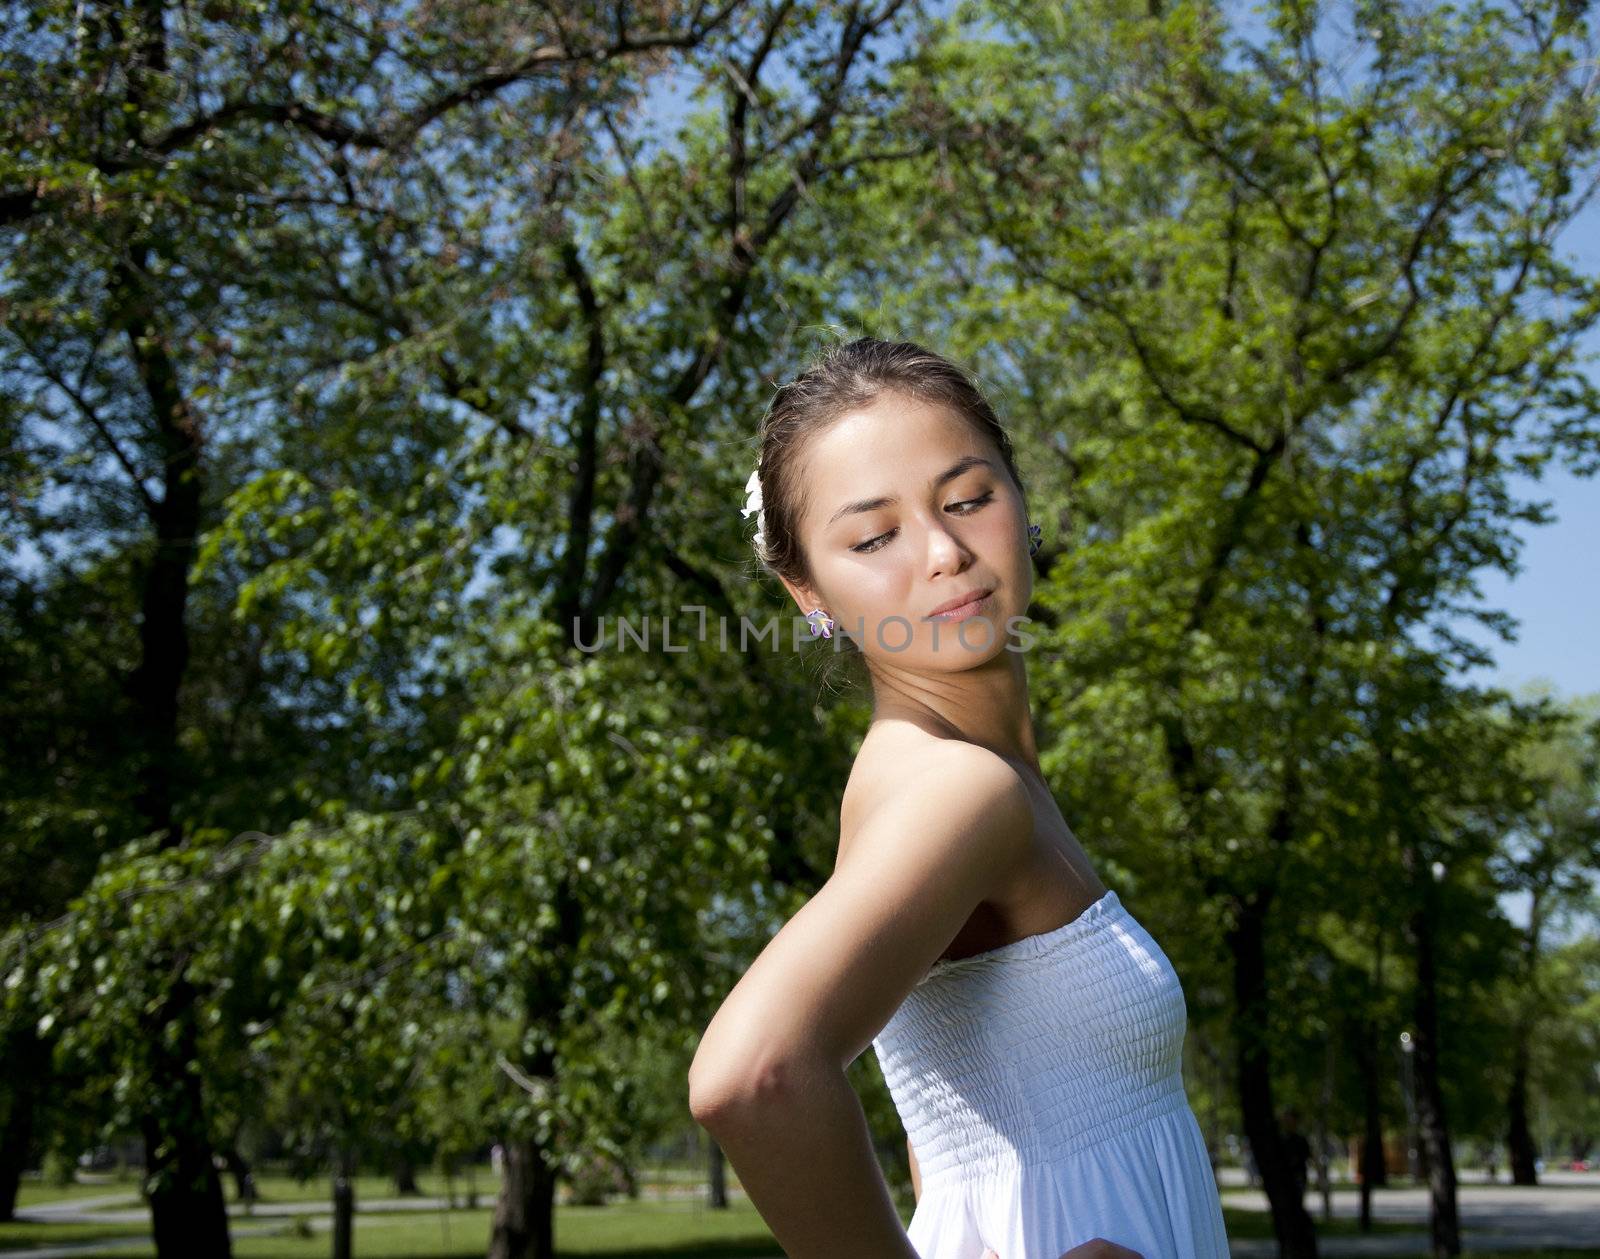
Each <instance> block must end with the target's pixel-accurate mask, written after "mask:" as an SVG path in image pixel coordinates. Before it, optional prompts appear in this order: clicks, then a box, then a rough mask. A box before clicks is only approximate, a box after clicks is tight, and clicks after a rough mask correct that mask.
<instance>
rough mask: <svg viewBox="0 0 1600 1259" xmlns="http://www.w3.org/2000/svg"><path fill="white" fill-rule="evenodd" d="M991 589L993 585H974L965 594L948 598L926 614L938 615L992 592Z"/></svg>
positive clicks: (992, 589)
mask: <svg viewBox="0 0 1600 1259" xmlns="http://www.w3.org/2000/svg"><path fill="white" fill-rule="evenodd" d="M993 591H994V587H993V586H975V587H973V588H972V589H971V590H969V591H967V593H966V594H964V595H957V596H956V597H955V598H954V599H950V600H948V601H947V602H945V603H941V604H940V605H939V606H938V607H936V608H935V609H934V610H933V611H932V612H930V613H928V615H929V616H938V615H939V614H940V613H941V612H953V611H955V610H956V609H957V608H959V607H962V606H964V605H966V604H968V603H973V602H975V601H977V600H979V599H981V598H983V597H984V596H985V595H987V594H992V593H993Z"/></svg>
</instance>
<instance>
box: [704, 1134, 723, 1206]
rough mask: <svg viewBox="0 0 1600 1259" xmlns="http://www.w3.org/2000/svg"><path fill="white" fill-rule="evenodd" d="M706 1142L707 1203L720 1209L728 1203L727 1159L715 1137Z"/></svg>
mask: <svg viewBox="0 0 1600 1259" xmlns="http://www.w3.org/2000/svg"><path fill="white" fill-rule="evenodd" d="M708 1143H709V1145H710V1147H711V1149H710V1152H709V1153H708V1154H707V1156H706V1167H707V1171H708V1172H709V1174H710V1182H711V1184H710V1190H711V1192H710V1196H709V1205H710V1206H713V1207H716V1208H718V1209H719V1210H721V1209H725V1208H726V1207H727V1205H728V1159H727V1156H726V1155H724V1154H723V1152H722V1147H721V1146H720V1145H718V1144H717V1143H716V1141H715V1139H709V1142H708Z"/></svg>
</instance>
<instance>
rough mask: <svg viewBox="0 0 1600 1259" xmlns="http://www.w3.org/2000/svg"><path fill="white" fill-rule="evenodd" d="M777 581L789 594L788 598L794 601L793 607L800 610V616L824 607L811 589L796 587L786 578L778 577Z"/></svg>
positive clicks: (802, 586) (801, 586)
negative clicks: (813, 609)
mask: <svg viewBox="0 0 1600 1259" xmlns="http://www.w3.org/2000/svg"><path fill="white" fill-rule="evenodd" d="M778 580H779V581H781V582H782V583H783V588H784V589H785V590H787V591H788V592H789V597H790V598H791V599H793V600H794V601H795V606H797V607H798V608H799V609H800V615H801V616H804V615H805V614H806V613H807V612H809V611H811V609H812V608H820V607H824V606H826V605H824V604H823V602H822V599H821V598H820V597H819V596H818V594H817V592H816V591H814V590H812V589H811V587H809V586H804V585H798V584H796V583H795V582H792V581H790V580H789V579H788V578H787V577H779V578H778Z"/></svg>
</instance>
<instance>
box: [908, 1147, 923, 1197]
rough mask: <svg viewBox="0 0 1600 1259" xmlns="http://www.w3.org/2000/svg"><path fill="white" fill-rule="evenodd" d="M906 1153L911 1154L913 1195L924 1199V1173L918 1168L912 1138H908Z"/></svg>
mask: <svg viewBox="0 0 1600 1259" xmlns="http://www.w3.org/2000/svg"><path fill="white" fill-rule="evenodd" d="M906 1153H907V1154H909V1155H910V1156H911V1197H912V1199H913V1201H916V1202H921V1201H922V1173H921V1172H920V1171H919V1170H918V1168H917V1152H916V1151H915V1150H913V1149H912V1148H911V1138H910V1137H907V1138H906Z"/></svg>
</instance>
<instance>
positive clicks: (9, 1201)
mask: <svg viewBox="0 0 1600 1259" xmlns="http://www.w3.org/2000/svg"><path fill="white" fill-rule="evenodd" d="M6 1051H7V1052H6V1056H5V1070H6V1078H7V1084H6V1092H7V1094H8V1095H9V1101H8V1104H7V1106H6V1111H5V1123H4V1125H3V1126H0V1221H6V1220H12V1219H15V1218H16V1211H17V1188H18V1186H20V1185H21V1183H22V1173H23V1172H24V1171H25V1170H27V1166H28V1154H29V1149H30V1147H31V1146H32V1144H33V1119H34V1112H35V1107H36V1105H37V1102H38V1097H39V1093H40V1091H41V1089H42V1087H43V1086H44V1081H43V1078H42V1077H43V1076H44V1074H45V1072H46V1071H48V1069H49V1057H48V1054H47V1052H46V1047H45V1044H44V1042H43V1041H41V1040H40V1039H39V1037H38V1035H37V1033H36V1031H35V1029H34V1028H33V1027H32V1026H31V1025H28V1024H24V1025H23V1026H22V1027H21V1028H19V1029H18V1031H17V1034H16V1036H15V1037H14V1038H13V1039H12V1041H11V1043H10V1044H9V1045H7V1046H6Z"/></svg>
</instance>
